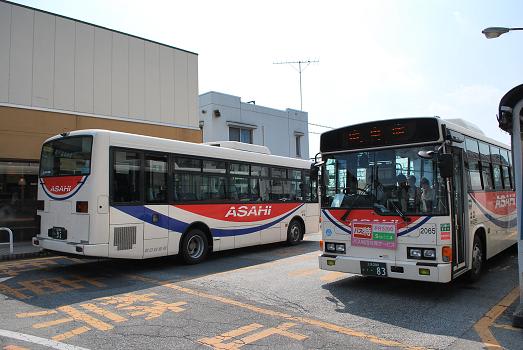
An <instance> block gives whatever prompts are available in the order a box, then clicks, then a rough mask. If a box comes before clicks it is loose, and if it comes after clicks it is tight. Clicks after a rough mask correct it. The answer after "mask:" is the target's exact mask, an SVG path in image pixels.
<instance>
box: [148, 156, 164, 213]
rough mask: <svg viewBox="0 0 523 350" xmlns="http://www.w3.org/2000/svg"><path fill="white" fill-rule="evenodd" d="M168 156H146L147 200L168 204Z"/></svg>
mask: <svg viewBox="0 0 523 350" xmlns="http://www.w3.org/2000/svg"><path fill="white" fill-rule="evenodd" d="M167 169H168V167H167V156H166V155H151V154H146V155H145V200H146V202H147V203H167V177H168V171H167Z"/></svg>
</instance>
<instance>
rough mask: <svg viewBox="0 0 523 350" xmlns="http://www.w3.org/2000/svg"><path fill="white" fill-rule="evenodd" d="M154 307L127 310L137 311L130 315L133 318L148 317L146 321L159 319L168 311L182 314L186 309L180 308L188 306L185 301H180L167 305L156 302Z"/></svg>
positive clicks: (135, 307) (127, 308)
mask: <svg viewBox="0 0 523 350" xmlns="http://www.w3.org/2000/svg"><path fill="white" fill-rule="evenodd" d="M153 304H154V306H128V307H125V308H124V309H125V310H136V311H133V312H131V313H130V315H131V316H143V315H148V316H147V317H146V318H145V319H146V320H152V319H153V318H158V317H160V316H162V315H163V314H164V313H165V312H166V311H167V310H169V311H172V312H182V311H185V309H183V308H181V307H180V306H182V305H185V304H187V303H186V302H184V301H180V302H177V303H173V304H167V303H164V302H163V301H158V300H156V301H154V302H153Z"/></svg>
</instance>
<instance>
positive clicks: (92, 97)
mask: <svg viewBox="0 0 523 350" xmlns="http://www.w3.org/2000/svg"><path fill="white" fill-rule="evenodd" d="M0 104H2V105H8V106H21V107H34V108H43V109H48V110H57V111H64V112H69V113H70V112H73V113H75V112H76V113H81V114H87V115H93V116H98V117H106V118H118V119H130V120H136V121H144V122H149V123H151V122H152V123H159V124H164V125H173V126H181V127H190V128H197V127H198V120H199V119H198V56H197V55H196V54H194V53H191V52H187V51H184V50H180V49H176V48H173V47H170V46H166V45H161V44H158V43H154V42H151V41H148V40H145V39H141V38H137V37H133V36H131V35H127V34H123V33H119V32H115V31H112V30H109V29H105V28H101V27H98V26H94V25H91V24H87V23H83V22H80V21H76V20H73V19H69V18H65V17H62V16H57V15H54V14H50V13H46V12H43V11H39V10H35V9H32V8H27V7H24V6H20V5H16V4H11V3H6V2H1V1H0Z"/></svg>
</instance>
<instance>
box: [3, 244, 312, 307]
mask: <svg viewBox="0 0 523 350" xmlns="http://www.w3.org/2000/svg"><path fill="white" fill-rule="evenodd" d="M317 250H318V242H317V241H313V240H307V239H306V240H304V241H303V242H301V244H298V245H296V246H286V245H285V244H283V243H275V244H268V245H261V246H255V247H248V248H242V249H234V250H229V251H224V252H216V253H213V254H212V255H210V256H209V258H208V259H207V260H206V261H204V262H202V263H200V264H197V265H184V264H183V263H182V262H181V261H180V260H179V259H178V257H177V256H170V257H161V258H154V259H147V260H122V259H93V258H83V259H79V258H78V257H77V256H71V257H67V256H57V257H53V258H50V259H47V260H42V261H39V260H35V261H36V262H37V263H36V265H34V264H35V262H32V261H31V260H28V261H27V262H22V261H19V262H16V261H15V262H8V263H6V264H4V265H0V296H1V295H2V294H3V295H5V296H6V297H8V298H12V299H16V300H19V301H22V302H24V303H27V304H30V305H33V306H38V307H42V308H57V307H60V306H62V305H69V304H73V303H79V302H83V301H87V300H91V299H96V298H101V297H108V296H113V295H117V294H122V293H136V292H140V291H142V290H146V289H149V288H151V287H155V286H157V284H155V283H150V282H148V281H147V280H139V279H134V278H131V277H130V276H132V275H139V276H142V277H146V278H152V279H154V280H155V281H162V282H181V281H187V280H192V279H196V278H200V277H204V276H207V275H212V274H216V273H223V272H229V271H234V270H237V269H241V268H244V267H250V266H255V265H259V264H264V263H267V262H273V261H277V260H280V259H285V258H291V257H294V256H298V255H302V254H307V253H310V252H313V251H317ZM32 264H33V265H34V266H32ZM39 264H40V265H39ZM2 266H3V268H2ZM6 266H13V268H12V269H11V270H10V269H9V268H6ZM16 266H22V268H20V269H19V271H17V270H16ZM31 266H32V267H31Z"/></svg>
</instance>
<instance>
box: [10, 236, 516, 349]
mask: <svg viewBox="0 0 523 350" xmlns="http://www.w3.org/2000/svg"><path fill="white" fill-rule="evenodd" d="M318 240H319V235H310V236H309V237H307V238H306V240H305V241H304V242H303V243H302V244H300V245H297V246H292V247H287V246H284V245H281V244H276V245H268V246H261V247H254V248H248V249H241V250H235V251H229V252H223V253H217V254H214V255H213V256H212V257H211V258H210V259H209V260H207V261H206V262H204V263H202V264H199V265H193V266H185V265H183V264H181V263H179V262H178V260H177V259H176V258H173V257H168V258H161V259H154V260H143V261H131V260H100V259H78V258H75V257H67V256H52V257H46V258H38V259H31V260H20V261H10V262H4V263H0V310H1V314H2V317H1V318H0V349H9V350H15V349H49V348H55V349H113V348H129V349H144V348H146V349H152V348H154V349H173V348H175V349H209V348H210V349H240V348H241V349H254V348H256V349H260V348H261V349H265V348H267V349H348V348H350V349H398V348H400V349H483V348H492V349H499V348H506V349H522V348H523V331H522V330H519V329H515V328H512V327H511V326H510V316H511V312H512V311H513V309H514V308H515V305H516V304H517V302H518V298H517V297H518V295H519V294H518V289H517V288H516V286H517V258H516V251H515V249H512V250H509V251H507V252H506V253H504V254H502V255H500V256H498V257H496V258H495V259H494V260H492V261H491V262H490V263H489V268H488V271H487V272H486V274H485V275H484V276H483V278H482V279H481V281H479V282H477V283H475V284H468V283H467V282H466V281H462V280H457V281H454V282H452V283H450V284H429V283H419V282H412V281H402V280H391V279H378V278H364V277H361V276H354V275H350V274H342V273H338V272H328V271H322V270H319V269H318V261H317V256H318V254H319V251H318Z"/></svg>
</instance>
